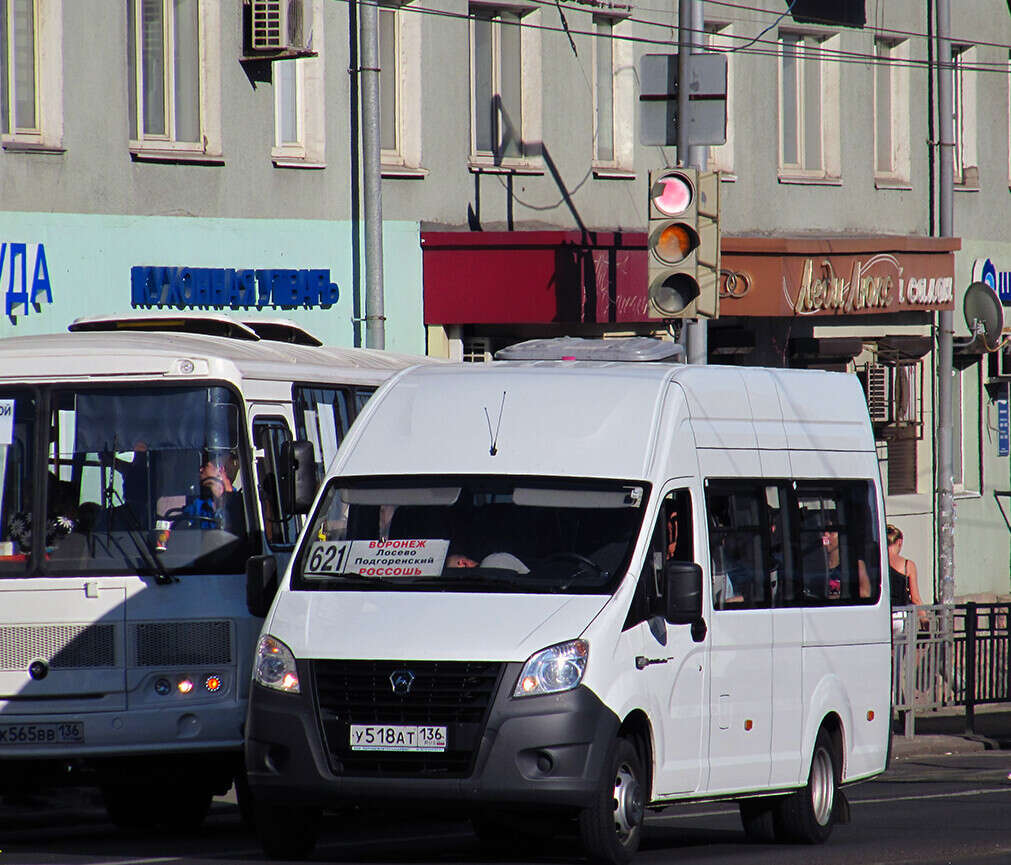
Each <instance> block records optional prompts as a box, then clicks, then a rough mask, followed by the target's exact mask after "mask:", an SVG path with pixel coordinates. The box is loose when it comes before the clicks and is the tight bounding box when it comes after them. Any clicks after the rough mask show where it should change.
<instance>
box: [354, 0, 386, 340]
mask: <svg viewBox="0 0 1011 865" xmlns="http://www.w3.org/2000/svg"><path fill="white" fill-rule="evenodd" d="M358 13H359V15H358V22H359V23H358V42H359V46H358V48H359V52H360V57H361V79H360V80H361V88H362V180H363V186H364V196H363V197H364V198H365V345H366V347H367V348H386V315H385V312H384V307H383V303H384V301H383V176H382V168H381V153H380V148H381V146H382V144H381V141H380V137H379V4H378V2H377V0H360V2H359V4H358Z"/></svg>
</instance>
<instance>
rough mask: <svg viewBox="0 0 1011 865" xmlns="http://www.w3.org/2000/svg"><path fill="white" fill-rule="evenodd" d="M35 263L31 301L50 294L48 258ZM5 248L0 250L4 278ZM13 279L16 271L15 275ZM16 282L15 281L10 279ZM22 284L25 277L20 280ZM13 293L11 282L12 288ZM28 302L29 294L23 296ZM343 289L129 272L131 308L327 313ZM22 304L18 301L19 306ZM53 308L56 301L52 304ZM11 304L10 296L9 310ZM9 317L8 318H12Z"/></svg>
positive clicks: (318, 273)
mask: <svg viewBox="0 0 1011 865" xmlns="http://www.w3.org/2000/svg"><path fill="white" fill-rule="evenodd" d="M39 248H40V257H39V259H38V260H36V264H35V278H34V280H33V282H32V292H31V299H32V301H33V302H34V300H35V298H36V296H37V295H38V294H41V293H43V292H45V293H46V296H47V297H52V294H51V292H50V290H49V272H48V270H47V268H46V262H45V258H44V257H42V256H41V246H40V247H39ZM5 251H6V250H5V245H0V272H2V268H3V256H4V254H5ZM12 274H13V271H12ZM11 279H12V280H13V275H12V276H11ZM22 279H24V277H23V278H22ZM11 286H12V289H13V282H12V283H11ZM25 297H26V298H27V291H25ZM339 297H340V289H339V288H338V287H337V284H336V283H335V282H331V281H330V271H329V270H323V269H305V270H281V269H278V270H237V269H235V268H231V267H154V266H150V267H146V266H137V267H131V268H130V305H131V306H132V307H135V308H136V307H142V308H151V307H173V308H175V309H193V308H204V309H206V308H211V309H225V308H231V309H242V308H246V309H248V308H251V307H257V308H263V307H274V308H280V309H294V308H296V307H302V308H304V309H315V308H319V309H329V308H330V307H332V306H333V305H334V304H335V303H337V300H338V298H339ZM19 302H20V301H19ZM50 302H52V301H50ZM11 303H12V301H11V299H10V293H8V305H10V304H11ZM8 314H9V313H8Z"/></svg>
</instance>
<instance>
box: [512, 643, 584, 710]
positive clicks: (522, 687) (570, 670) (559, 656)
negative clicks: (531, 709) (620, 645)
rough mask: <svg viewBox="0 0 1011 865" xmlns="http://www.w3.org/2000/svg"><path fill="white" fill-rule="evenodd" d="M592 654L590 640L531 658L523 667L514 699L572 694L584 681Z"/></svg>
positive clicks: (561, 646)
mask: <svg viewBox="0 0 1011 865" xmlns="http://www.w3.org/2000/svg"><path fill="white" fill-rule="evenodd" d="M589 654H590V644H589V643H587V642H586V640H572V641H570V642H568V643H559V644H558V645H557V646H550V647H548V648H547V649H544V650H542V651H540V652H537V654H535V655H531V656H530V658H529V659H528V660H527V662H526V663H525V664H524V665H523V672H522V673H520V679H519V681H518V682H517V683H516V690H515V691H513V696H514V697H533V696H536V695H538V694H557V693H559V692H560V691H571V690H572V689H573V688H575V687H576V686H577V685H578V684H579V683H580V682H581V681H582V680H583V673H584V672H585V671H586V659H587V658H588V657H589Z"/></svg>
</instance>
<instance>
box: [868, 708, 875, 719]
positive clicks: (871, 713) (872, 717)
mask: <svg viewBox="0 0 1011 865" xmlns="http://www.w3.org/2000/svg"><path fill="white" fill-rule="evenodd" d="M867 720H868V721H873V720H874V710H873V709H868V710H867Z"/></svg>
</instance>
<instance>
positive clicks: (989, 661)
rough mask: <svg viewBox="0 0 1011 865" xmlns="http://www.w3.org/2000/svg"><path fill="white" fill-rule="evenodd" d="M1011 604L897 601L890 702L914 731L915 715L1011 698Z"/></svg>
mask: <svg viewBox="0 0 1011 865" xmlns="http://www.w3.org/2000/svg"><path fill="white" fill-rule="evenodd" d="M1009 623H1011V604H1008V603H1002V604H976V603H968V604H958V605H955V606H953V607H945V606H941V605H937V606H922V607H900V608H897V609H896V610H894V611H893V613H892V707H893V709H894V710H895V711H897V712H898V713H899V715H900V717H902V718H903V719H904V722H905V734H906V735H907V736H912V735H913V734H914V732H915V724H916V715H917V714H924V713H927V712H932V711H936V710H938V709H943V708H948V707H952V706H964V707H965V719H966V731H967V732H969V733H972V732H974V723H975V708H976V706H980V705H985V704H989V703H1008V702H1011V664H1009V649H1011V632H1009Z"/></svg>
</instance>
